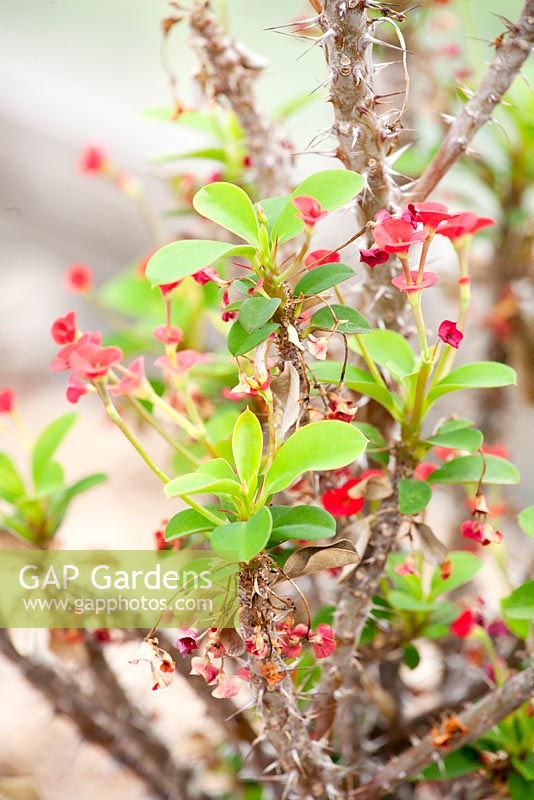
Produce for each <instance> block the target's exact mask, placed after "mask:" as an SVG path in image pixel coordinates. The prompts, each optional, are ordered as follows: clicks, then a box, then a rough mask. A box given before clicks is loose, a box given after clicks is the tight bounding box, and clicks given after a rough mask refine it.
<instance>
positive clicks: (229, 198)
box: [193, 181, 260, 247]
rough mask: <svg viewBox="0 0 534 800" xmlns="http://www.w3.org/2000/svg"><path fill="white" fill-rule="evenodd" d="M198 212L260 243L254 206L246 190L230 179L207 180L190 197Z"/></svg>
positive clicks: (228, 229)
mask: <svg viewBox="0 0 534 800" xmlns="http://www.w3.org/2000/svg"><path fill="white" fill-rule="evenodd" d="M193 206H194V209H195V211H197V213H198V214H201V215H202V216H203V217H206V219H210V220H211V221H212V222H216V223H217V225H221V227H223V228H226V230H227V231H230V232H231V233H235V235H236V236H239V237H240V238H241V239H244V240H245V241H246V242H249V243H250V244H253V245H255V246H256V247H259V246H260V240H259V236H260V231H259V225H258V219H257V217H256V212H255V211H254V206H253V205H252V202H251V200H250V198H249V196H248V194H247V193H246V192H245V191H244V190H243V189H241V188H240V187H239V186H235V184H233V183H225V182H224V181H221V182H218V183H210V184H208V186H204V187H203V188H202V189H200V191H198V192H197V193H196V195H195V196H194V197H193Z"/></svg>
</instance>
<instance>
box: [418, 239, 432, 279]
mask: <svg viewBox="0 0 534 800" xmlns="http://www.w3.org/2000/svg"><path fill="white" fill-rule="evenodd" d="M433 238H434V231H428V236H427V237H426V239H425V240H424V242H423V247H422V248H421V258H420V259H419V269H418V272H417V283H421V281H422V280H423V273H424V271H425V264H426V257H427V255H428V248H429V247H430V243H431V241H432V239H433Z"/></svg>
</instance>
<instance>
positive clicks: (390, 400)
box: [311, 361, 401, 420]
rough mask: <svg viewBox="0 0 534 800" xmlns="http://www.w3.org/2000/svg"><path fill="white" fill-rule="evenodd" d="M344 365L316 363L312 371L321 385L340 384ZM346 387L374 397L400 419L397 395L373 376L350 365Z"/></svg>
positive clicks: (346, 373) (336, 362) (331, 362)
mask: <svg viewBox="0 0 534 800" xmlns="http://www.w3.org/2000/svg"><path fill="white" fill-rule="evenodd" d="M342 367H343V365H342V364H341V362H339V361H314V362H313V363H312V364H311V370H312V372H313V374H314V375H315V377H316V378H317V380H318V381H319V382H320V383H333V384H339V382H340V380H341V371H342ZM344 382H345V386H346V387H347V388H348V389H351V390H352V391H353V392H359V393H360V394H363V395H367V396H368V397H372V398H373V400H376V401H377V403H380V405H382V406H384V408H386V409H387V410H388V411H389V413H390V414H391V416H392V417H393V418H394V419H397V420H398V419H400V415H401V409H400V408H399V406H398V401H397V398H396V396H395V395H393V394H392V393H391V392H388V390H387V389H385V388H384V387H383V386H380V385H379V384H378V383H377V382H376V381H375V379H374V378H373V376H372V375H370V374H369V373H368V372H365V370H363V369H358V368H357V367H353V366H351V365H350V364H349V365H348V366H347V368H346V370H345V380H344Z"/></svg>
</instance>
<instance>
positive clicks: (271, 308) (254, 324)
mask: <svg viewBox="0 0 534 800" xmlns="http://www.w3.org/2000/svg"><path fill="white" fill-rule="evenodd" d="M280 303H281V300H279V299H278V298H277V297H250V298H249V299H248V300H245V302H244V303H243V305H242V306H241V308H240V310H239V323H240V325H241V326H242V327H243V328H244V329H245V331H246V332H247V333H252V331H255V330H257V329H258V328H261V327H262V326H263V325H265V323H266V322H268V321H269V320H270V319H271V318H272V316H273V314H274V312H275V311H276V309H277V308H278V306H279V305H280Z"/></svg>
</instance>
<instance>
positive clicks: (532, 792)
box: [508, 772, 534, 800]
mask: <svg viewBox="0 0 534 800" xmlns="http://www.w3.org/2000/svg"><path fill="white" fill-rule="evenodd" d="M508 790H509V792H510V797H511V798H512V800H532V797H533V796H534V783H533V782H532V781H527V780H525V778H523V776H522V775H520V774H519V773H518V772H512V774H511V775H510V777H509V778H508Z"/></svg>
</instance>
